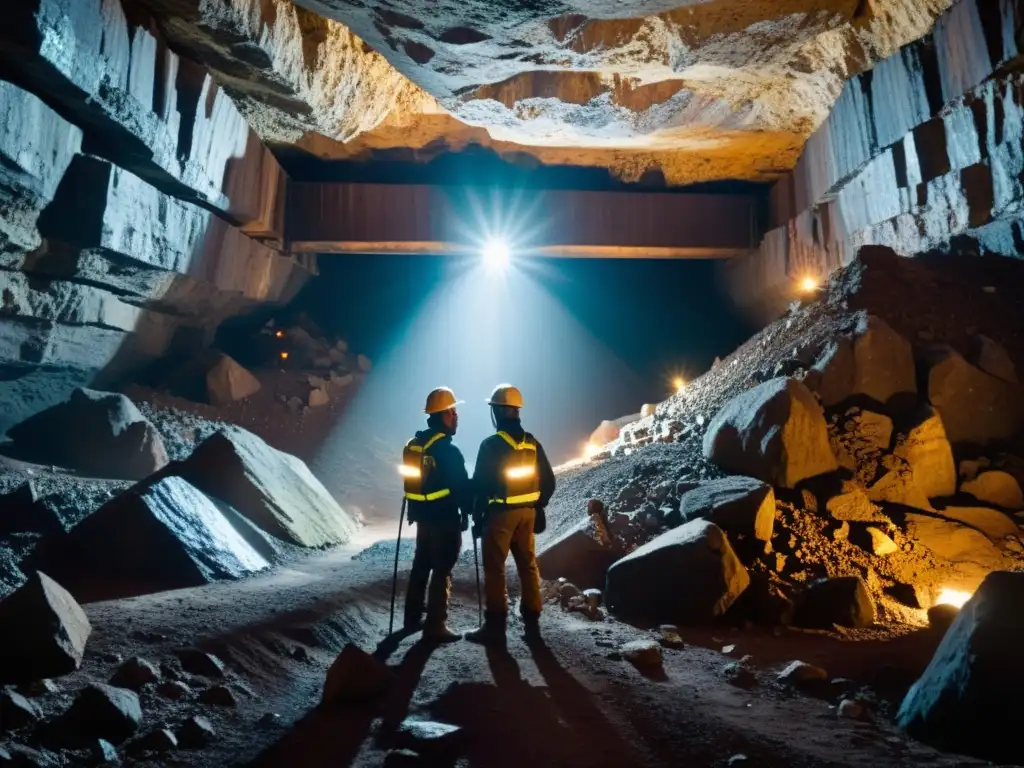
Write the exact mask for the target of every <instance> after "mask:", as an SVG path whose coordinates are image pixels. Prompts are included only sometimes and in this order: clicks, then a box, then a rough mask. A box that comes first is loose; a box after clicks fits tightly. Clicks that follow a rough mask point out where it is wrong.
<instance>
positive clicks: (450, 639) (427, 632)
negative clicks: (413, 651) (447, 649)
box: [423, 621, 462, 643]
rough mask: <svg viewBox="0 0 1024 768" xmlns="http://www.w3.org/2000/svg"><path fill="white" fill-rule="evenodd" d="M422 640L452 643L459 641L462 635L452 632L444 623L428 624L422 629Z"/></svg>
mask: <svg viewBox="0 0 1024 768" xmlns="http://www.w3.org/2000/svg"><path fill="white" fill-rule="evenodd" d="M423 639H424V640H430V641H431V642H434V643H454V642H455V641H456V640H461V639H462V635H460V634H459V633H458V632H452V631H451V630H450V629H449V628H448V625H447V624H446V623H445V622H443V621H442V622H440V623H438V624H428V625H427V626H425V627H424V628H423Z"/></svg>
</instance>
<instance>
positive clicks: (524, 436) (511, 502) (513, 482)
mask: <svg viewBox="0 0 1024 768" xmlns="http://www.w3.org/2000/svg"><path fill="white" fill-rule="evenodd" d="M487 404H488V405H489V406H490V407H491V423H492V424H493V425H494V428H495V434H493V435H491V436H490V437H488V438H487V439H485V440H484V441H483V443H481V445H480V451H479V453H478V454H477V458H476V469H475V471H474V473H473V521H474V525H473V536H474V537H477V536H479V537H480V539H481V549H482V552H483V561H484V591H485V592H486V610H485V613H484V623H483V626H482V627H480V628H479V629H477V630H474V631H473V632H470V633H468V634H467V635H466V639H467V640H473V641H475V642H480V643H485V644H500V643H503V642H504V641H505V629H506V620H507V616H508V594H507V592H506V589H505V561H506V560H507V559H508V553H509V552H510V551H511V552H512V557H513V558H514V559H515V562H516V569H517V570H518V571H519V581H520V584H521V585H522V599H521V602H520V612H521V613H522V617H523V623H524V625H525V629H526V639H527V640H528V641H529V640H536V639H538V638H539V637H540V630H539V621H540V609H541V599H540V570H539V569H538V567H537V556H536V553H535V552H534V534H535V533H542V532H543V531H544V527H545V524H546V523H545V515H544V508H545V507H546V506H547V504H548V501H550V499H551V495H552V494H553V493H554V492H555V473H554V471H553V470H552V469H551V463H550V462H549V461H548V458H547V456H546V455H545V454H544V449H543V448H542V447H541V444H540V443H539V442H538V441H537V438H535V437H534V436H533V435H531V434H530V433H529V432H526V431H525V430H524V429H523V425H522V424H521V423H520V420H519V411H520V409H521V408H522V407H523V395H522V393H521V392H520V391H519V390H518V389H516V388H515V387H513V386H511V385H509V384H501V385H499V386H498V387H496V388H495V390H494V392H492V393H491V397H490V399H488V401H487Z"/></svg>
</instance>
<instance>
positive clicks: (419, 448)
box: [405, 445, 423, 453]
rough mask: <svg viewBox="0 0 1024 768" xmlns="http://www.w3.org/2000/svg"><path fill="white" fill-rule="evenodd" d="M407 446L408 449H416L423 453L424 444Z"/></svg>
mask: <svg viewBox="0 0 1024 768" xmlns="http://www.w3.org/2000/svg"><path fill="white" fill-rule="evenodd" d="M405 447H406V449H407V450H410V451H416V452H417V453H423V446H422V445H407V446H405Z"/></svg>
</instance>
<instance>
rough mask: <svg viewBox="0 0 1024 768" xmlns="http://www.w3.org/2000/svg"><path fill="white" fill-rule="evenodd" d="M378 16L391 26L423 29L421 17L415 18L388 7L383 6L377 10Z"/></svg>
mask: <svg viewBox="0 0 1024 768" xmlns="http://www.w3.org/2000/svg"><path fill="white" fill-rule="evenodd" d="M377 16H378V17H379V18H380V20H381V21H382V22H383V23H384V24H386V25H387V26H389V27H400V28H402V29H423V22H422V21H420V20H419V19H414V18H413V17H412V16H406V15H405V14H404V13H399V12H398V11H392V10H389V9H387V8H382V9H381V10H379V11H377Z"/></svg>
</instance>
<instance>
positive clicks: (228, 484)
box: [175, 427, 357, 547]
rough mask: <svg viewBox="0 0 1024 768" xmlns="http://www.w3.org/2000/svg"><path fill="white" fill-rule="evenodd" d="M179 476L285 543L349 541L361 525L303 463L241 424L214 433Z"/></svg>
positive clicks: (318, 544)
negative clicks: (264, 440)
mask: <svg viewBox="0 0 1024 768" xmlns="http://www.w3.org/2000/svg"><path fill="white" fill-rule="evenodd" d="M175 474H178V475H181V476H182V477H184V478H185V479H186V480H188V481H189V482H190V483H191V484H192V485H194V486H195V487H196V488H198V489H199V490H201V491H203V492H204V493H206V494H209V495H210V496H213V497H215V498H217V499H220V500H221V501H223V502H225V503H227V504H230V505H231V506H232V507H234V508H235V509H236V510H238V512H240V513H241V514H242V515H244V516H245V517H246V518H248V519H249V520H250V521H252V523H253V524H255V525H256V526H257V527H259V528H260V529H262V530H263V531H265V532H267V533H269V534H270V535H272V536H274V537H276V538H278V539H281V540H282V541H287V542H291V543H293V544H298V545H299V546H303V547H322V546H328V545H332V544H344V543H346V542H347V541H349V539H350V538H351V537H352V535H353V534H354V533H355V531H356V528H357V524H356V522H355V520H353V518H352V517H351V516H350V515H349V514H348V513H347V512H346V511H345V510H343V509H342V508H341V507H340V506H338V504H337V502H335V501H334V499H333V498H332V497H331V495H330V493H329V492H328V491H327V489H326V488H324V486H323V485H322V484H321V483H320V481H319V480H317V479H316V478H315V477H314V476H313V473H312V472H310V471H309V467H307V466H306V464H305V463H304V462H303V461H301V460H300V459H297V458H296V457H294V456H291V455H290V454H287V453H283V452H281V451H278V450H275V449H274V448H271V447H270V446H269V445H267V444H266V443H265V442H263V440H261V439H260V438H258V437H257V436H256V435H254V434H252V433H251V432H247V431H245V430H244V429H241V428H239V427H225V428H224V429H222V430H220V431H219V432H217V433H215V434H213V435H211V436H210V437H208V438H207V439H206V440H204V441H203V442H202V443H200V445H199V446H198V447H197V448H196V449H195V451H193V453H192V455H191V456H190V457H189V458H188V459H186V460H185V461H184V462H182V463H181V464H180V465H178V466H177V467H176V468H175Z"/></svg>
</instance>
